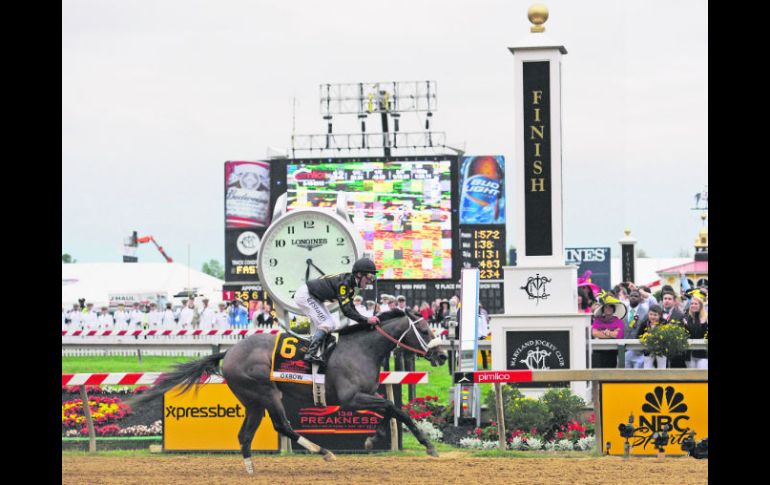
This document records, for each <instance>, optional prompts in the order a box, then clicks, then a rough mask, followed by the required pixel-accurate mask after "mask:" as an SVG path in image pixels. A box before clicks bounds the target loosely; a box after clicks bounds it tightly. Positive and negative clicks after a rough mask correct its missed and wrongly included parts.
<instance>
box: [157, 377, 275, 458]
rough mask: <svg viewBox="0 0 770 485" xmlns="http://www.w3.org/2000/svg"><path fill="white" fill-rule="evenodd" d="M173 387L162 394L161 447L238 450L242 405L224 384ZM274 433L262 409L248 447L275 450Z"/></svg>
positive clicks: (242, 413)
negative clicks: (187, 389)
mask: <svg viewBox="0 0 770 485" xmlns="http://www.w3.org/2000/svg"><path fill="white" fill-rule="evenodd" d="M180 389H181V387H175V388H173V389H172V390H170V391H168V392H166V393H165V394H164V395H163V450H164V451H240V449H241V446H240V444H239V443H238V431H239V430H240V429H241V426H242V425H243V420H244V418H245V417H246V409H245V408H244V407H243V405H242V404H241V403H240V401H238V399H237V398H236V397H235V395H233V393H232V392H231V391H230V388H228V387H227V384H202V385H201V386H199V387H198V392H197V393H195V392H194V391H190V392H187V393H185V394H181V395H179V394H178V393H179V391H180ZM278 447H279V444H278V433H277V432H276V431H275V429H273V423H272V421H270V415H269V414H268V413H267V412H265V416H264V417H263V418H262V422H261V423H260V425H259V428H257V432H256V433H255V435H254V440H253V441H252V442H251V449H252V450H254V451H278Z"/></svg>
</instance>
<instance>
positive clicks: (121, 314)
mask: <svg viewBox="0 0 770 485" xmlns="http://www.w3.org/2000/svg"><path fill="white" fill-rule="evenodd" d="M161 307H162V308H161ZM249 324H251V325H252V326H254V327H268V328H269V327H272V325H273V317H272V314H271V312H270V305H268V304H264V305H263V306H260V307H259V308H258V309H257V310H255V311H254V312H253V318H252V320H250V319H249V315H248V312H247V310H246V309H245V308H244V305H243V303H242V302H240V301H239V300H233V301H232V302H222V303H219V304H218V305H216V306H214V305H210V301H209V299H208V298H203V299H201V300H200V303H198V301H196V299H195V297H190V298H187V299H183V300H182V304H181V305H177V306H174V305H172V303H165V304H161V305H160V306H159V305H158V304H157V303H154V302H150V303H145V304H140V303H133V304H131V305H130V307H126V305H125V304H122V303H121V304H119V305H118V306H117V309H114V310H113V311H110V308H109V307H107V306H101V308H100V309H99V311H98V312H97V311H96V310H95V309H94V304H93V303H86V302H85V300H80V302H79V303H74V304H73V305H72V308H70V309H69V310H67V309H66V308H65V306H64V305H62V330H63V331H64V330H72V331H74V330H115V331H120V330H180V329H201V330H216V329H222V330H225V329H228V328H246V327H248V326H249Z"/></svg>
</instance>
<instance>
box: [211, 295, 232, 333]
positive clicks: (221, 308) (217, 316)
mask: <svg viewBox="0 0 770 485" xmlns="http://www.w3.org/2000/svg"><path fill="white" fill-rule="evenodd" d="M214 324H215V325H216V328H217V330H227V328H228V327H229V324H228V323H227V305H226V304H225V302H222V303H220V304H219V305H217V311H216V313H214Z"/></svg>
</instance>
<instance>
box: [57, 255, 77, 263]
mask: <svg viewBox="0 0 770 485" xmlns="http://www.w3.org/2000/svg"><path fill="white" fill-rule="evenodd" d="M61 262H62V263H77V262H78V260H77V259H74V258H73V257H72V256H70V255H69V254H67V253H64V254H62V255H61Z"/></svg>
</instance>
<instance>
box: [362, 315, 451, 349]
mask: <svg viewBox="0 0 770 485" xmlns="http://www.w3.org/2000/svg"><path fill="white" fill-rule="evenodd" d="M406 319H407V320H409V328H407V329H406V330H404V333H402V334H401V337H400V338H399V339H398V340H396V339H395V337H391V336H390V335H388V333H387V332H386V331H385V330H383V329H382V327H381V326H380V324H379V323H377V324H375V325H374V328H375V329H376V330H377V331H378V332H380V334H382V335H383V336H384V337H385V338H387V339H388V340H390V341H391V342H393V343H394V344H396V347H401V348H404V349H406V350H408V351H410V352H414V353H415V354H417V355H421V356H423V357H425V356H426V355H427V354H428V351H429V350H430V349H432V348H433V347H435V346H437V345H438V344H440V343H441V339H439V338H438V337H437V338H434V339H433V340H431V341H430V342H428V343H425V340H423V338H422V337H421V336H420V332H418V331H417V327H416V324H417V323H419V322H421V321H422V320H425V319H424V318H420V319H418V320H415V321H412V319H411V318H409V317H408V316H407V317H406ZM409 330H414V335H415V336H416V337H417V341H418V342H420V347H422V348H423V350H420V349H416V348H414V347H411V346H409V345H407V344H405V343H404V342H402V340H403V339H404V337H406V334H407V333H409Z"/></svg>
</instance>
